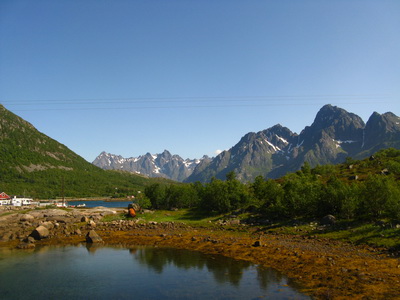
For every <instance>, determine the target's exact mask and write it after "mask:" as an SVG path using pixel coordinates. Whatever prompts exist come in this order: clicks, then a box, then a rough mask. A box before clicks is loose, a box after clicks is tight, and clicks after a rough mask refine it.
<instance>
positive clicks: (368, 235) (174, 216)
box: [102, 209, 400, 251]
mask: <svg viewBox="0 0 400 300" xmlns="http://www.w3.org/2000/svg"><path fill="white" fill-rule="evenodd" d="M247 217H248V214H243V215H239V216H238V218H239V219H246V218H247ZM136 218H138V219H139V220H140V221H139V222H152V221H153V222H158V223H161V222H180V223H185V224H187V225H190V226H194V227H209V228H211V227H215V226H216V222H217V221H218V220H221V219H224V216H223V215H216V214H212V213H204V212H200V211H198V210H195V209H180V210H176V211H168V210H156V211H151V212H146V213H139V214H138V215H137V217H136ZM115 220H131V218H130V217H128V216H127V215H126V214H119V215H109V216H106V217H104V218H103V220H102V221H104V222H112V221H115ZM383 224H386V225H385V226H382V225H378V224H376V223H371V222H367V221H353V220H340V221H338V222H337V223H336V224H335V225H334V226H326V227H324V226H319V225H318V223H317V222H315V221H313V220H296V221H294V220H289V221H281V222H277V223H274V224H271V225H268V226H262V227H260V226H256V227H257V228H258V229H259V230H262V231H266V232H270V233H279V234H293V235H304V236H311V235H313V236H317V237H321V238H329V239H335V240H342V241H346V242H350V243H354V244H367V245H372V246H377V247H385V248H391V249H394V250H397V251H398V250H400V228H396V226H389V225H390V224H389V223H384V222H383ZM231 227H232V229H233V230H236V231H242V230H243V228H241V227H237V226H236V227H235V226H225V229H229V228H231ZM392 227H393V228H392Z"/></svg>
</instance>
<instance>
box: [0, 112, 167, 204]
mask: <svg viewBox="0 0 400 300" xmlns="http://www.w3.org/2000/svg"><path fill="white" fill-rule="evenodd" d="M160 180H161V181H162V179H148V178H145V177H143V176H139V175H134V174H130V173H126V172H117V171H105V170H102V169H100V168H98V167H96V166H94V165H92V164H91V163H89V162H87V161H86V160H84V159H83V158H82V157H80V156H79V155H77V154H76V153H74V152H73V151H71V150H70V149H68V148H67V147H66V146H64V145H62V144H60V143H58V142H57V141H55V140H53V139H51V138H50V137H48V136H46V135H45V134H43V133H41V132H39V131H38V130H36V129H35V128H34V127H33V126H32V125H31V124H30V123H28V122H26V121H24V120H23V119H21V118H20V117H18V116H16V115H15V114H13V113H12V112H10V111H8V110H7V109H5V108H4V107H3V106H2V105H0V191H4V192H6V193H7V194H9V195H24V196H29V197H33V198H55V197H60V196H62V195H63V194H64V195H65V196H66V197H89V196H125V195H129V194H135V193H136V192H137V191H138V190H143V189H144V187H145V186H147V185H148V184H150V183H154V182H158V181H160ZM63 191H64V193H63Z"/></svg>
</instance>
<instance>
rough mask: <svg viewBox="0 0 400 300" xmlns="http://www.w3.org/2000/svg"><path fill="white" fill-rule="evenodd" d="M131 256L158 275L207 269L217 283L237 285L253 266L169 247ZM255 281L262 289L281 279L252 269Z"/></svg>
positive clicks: (271, 272) (143, 250)
mask: <svg viewBox="0 0 400 300" xmlns="http://www.w3.org/2000/svg"><path fill="white" fill-rule="evenodd" d="M129 252H130V254H131V255H132V256H133V257H134V259H135V260H137V262H139V263H140V264H141V265H144V266H147V267H148V268H149V269H151V270H153V271H155V272H156V273H159V274H161V273H162V272H163V271H164V269H165V268H166V267H168V266H174V267H177V268H179V269H185V270H189V269H197V270H203V269H204V268H207V270H208V271H209V272H211V273H212V274H213V276H214V279H215V281H216V282H218V283H219V284H224V283H230V284H232V285H234V286H239V284H240V281H241V279H242V276H243V272H244V271H245V270H248V269H249V268H250V267H252V266H253V265H252V264H251V263H250V262H247V261H241V260H234V259H232V258H229V257H225V256H221V255H206V254H203V253H200V252H195V251H188V250H179V249H170V248H132V249H129ZM255 271H256V272H257V279H258V282H259V285H260V287H261V288H262V289H267V287H268V284H269V283H270V282H279V281H280V280H281V279H282V276H281V275H280V274H279V273H278V272H276V271H274V270H273V269H265V268H262V267H258V268H255Z"/></svg>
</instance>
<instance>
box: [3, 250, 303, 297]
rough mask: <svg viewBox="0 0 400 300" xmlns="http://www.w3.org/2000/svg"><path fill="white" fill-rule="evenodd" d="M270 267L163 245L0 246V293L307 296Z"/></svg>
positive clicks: (127, 295)
mask: <svg viewBox="0 0 400 300" xmlns="http://www.w3.org/2000/svg"><path fill="white" fill-rule="evenodd" d="M288 284H289V285H290V283H288V281H287V279H286V278H285V277H283V276H281V275H280V274H279V273H277V272H275V271H274V270H271V269H265V268H261V267H258V266H255V265H252V264H250V263H248V262H243V261H237V260H233V259H230V258H226V257H222V256H209V255H204V254H202V253H199V252H193V251H186V250H175V249H166V248H151V247H138V248H134V249H126V248H110V247H99V248H96V247H91V248H87V247H86V246H76V247H73V246H69V247H46V248H40V249H36V250H34V251H31V252H29V251H21V250H19V251H16V250H13V251H10V250H1V249H0V298H1V299H157V300H160V299H309V298H308V297H305V296H303V295H301V294H299V293H298V292H297V291H296V290H295V289H294V288H293V287H290V286H288Z"/></svg>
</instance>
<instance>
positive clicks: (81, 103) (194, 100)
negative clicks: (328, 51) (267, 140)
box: [3, 94, 397, 111]
mask: <svg viewBox="0 0 400 300" xmlns="http://www.w3.org/2000/svg"><path fill="white" fill-rule="evenodd" d="M391 99H392V100H391ZM395 99H396V100H395ZM367 100H368V101H367ZM372 100H376V101H377V100H379V103H394V101H396V103H397V97H395V96H392V95H371V94H370V95H286V96H285V95H284V96H235V97H228V96H223V97H210V96H207V97H158V98H157V97H147V98H96V99H62V100H61V99H59V100H50V99H32V100H27V99H25V100H8V101H3V104H5V105H7V106H19V107H23V106H25V107H26V108H17V109H15V111H49V110H51V111H57V110H75V111H76V110H123V109H129V110H135V109H188V108H229V107H268V106H309V105H321V104H326V102H327V101H335V104H340V105H346V104H353V105H354V104H356V105H358V104H374V103H376V101H372ZM382 100H385V101H384V102H382ZM120 104H123V105H127V104H128V105H129V106H119V105H120ZM131 105H133V106H131ZM30 106H36V107H35V108H29V107H30ZM38 106H39V107H38Z"/></svg>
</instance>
